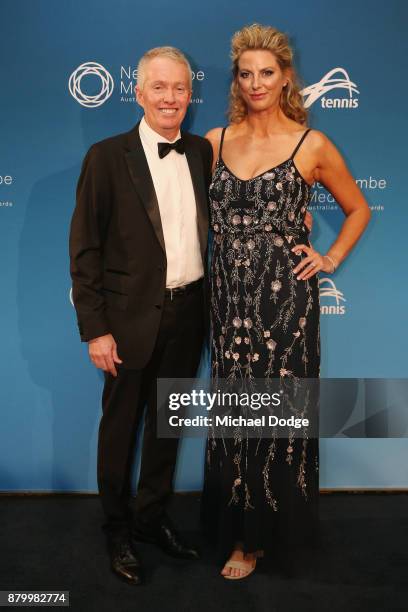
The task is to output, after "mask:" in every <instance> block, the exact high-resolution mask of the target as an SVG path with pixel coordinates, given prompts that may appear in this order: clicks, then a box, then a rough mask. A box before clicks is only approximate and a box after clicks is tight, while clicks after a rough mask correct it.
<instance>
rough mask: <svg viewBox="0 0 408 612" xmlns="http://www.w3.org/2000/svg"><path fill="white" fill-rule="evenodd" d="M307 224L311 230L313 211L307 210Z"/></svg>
mask: <svg viewBox="0 0 408 612" xmlns="http://www.w3.org/2000/svg"><path fill="white" fill-rule="evenodd" d="M305 225H306V227H307V229H308V230H309V232H311V231H312V226H313V217H312V213H310V212H309V211H308V210H307V211H306V214H305Z"/></svg>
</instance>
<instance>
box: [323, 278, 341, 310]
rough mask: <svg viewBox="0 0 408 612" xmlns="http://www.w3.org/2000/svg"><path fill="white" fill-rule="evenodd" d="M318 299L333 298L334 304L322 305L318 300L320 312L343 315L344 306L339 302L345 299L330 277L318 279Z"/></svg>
mask: <svg viewBox="0 0 408 612" xmlns="http://www.w3.org/2000/svg"><path fill="white" fill-rule="evenodd" d="M319 293H320V300H321V299H322V298H326V297H327V298H334V302H335V304H331V305H323V304H322V303H321V302H320V312H321V314H328V315H333V314H334V315H343V314H345V312H346V307H345V306H344V305H343V304H341V303H340V302H345V301H346V299H345V297H344V295H343V293H342V292H341V291H339V290H338V289H337V287H336V285H335V284H334V282H333V281H332V279H331V278H320V279H319Z"/></svg>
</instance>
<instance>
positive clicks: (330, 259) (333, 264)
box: [323, 255, 337, 274]
mask: <svg viewBox="0 0 408 612" xmlns="http://www.w3.org/2000/svg"><path fill="white" fill-rule="evenodd" d="M323 257H327V259H328V260H329V261H330V263H331V265H332V267H333V270H332V271H331V274H333V273H334V271H335V270H336V268H337V266H336V264H335V263H334V261H333V259H332V258H331V257H330V255H323Z"/></svg>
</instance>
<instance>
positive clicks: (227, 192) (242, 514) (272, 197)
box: [201, 128, 320, 571]
mask: <svg viewBox="0 0 408 612" xmlns="http://www.w3.org/2000/svg"><path fill="white" fill-rule="evenodd" d="M308 131H309V130H306V131H305V132H304V134H303V135H302V137H301V139H300V140H299V142H298V145H297V146H296V148H295V150H294V151H293V153H292V155H291V157H290V158H289V159H287V160H285V161H284V162H282V163H281V164H279V165H277V166H275V167H273V168H271V169H270V170H268V171H267V172H263V173H262V174H261V175H259V176H256V177H254V178H252V179H249V180H241V179H239V178H238V177H237V176H235V175H234V174H233V172H231V170H230V169H229V168H228V167H227V166H226V165H225V163H224V161H223V158H222V143H223V139H224V133H225V128H224V130H223V132H222V136H221V143H220V152H219V157H218V160H217V163H216V167H215V170H214V175H213V179H212V183H211V185H210V207H211V225H212V230H213V233H214V234H213V245H212V258H211V274H210V293H211V325H212V334H211V336H212V338H211V362H212V363H211V367H212V378H213V380H214V381H217V380H218V379H229V380H237V379H241V380H251V379H264V380H266V381H267V380H268V379H280V380H284V379H285V377H290V378H291V379H292V380H293V379H296V377H299V378H318V377H319V370H320V335H319V313H320V306H319V293H318V279H317V277H316V275H315V276H313V277H312V278H310V279H309V280H307V281H304V280H300V281H298V280H296V275H295V274H294V273H293V268H294V267H295V266H296V265H297V263H298V262H299V259H300V258H299V255H296V254H295V253H293V252H292V250H291V249H292V248H293V247H294V246H295V245H296V244H301V243H305V244H309V241H308V231H307V228H306V226H305V225H304V217H305V213H306V210H307V206H308V203H309V199H310V191H311V188H310V186H309V185H308V183H307V182H306V181H305V180H304V179H303V177H302V176H301V175H300V173H299V172H298V170H297V168H296V165H295V162H294V157H295V154H296V152H297V150H298V148H299V147H300V145H301V144H302V142H303V140H304V138H305V137H306V135H307V133H308ZM303 256H306V255H303ZM318 493H319V479H318V439H316V438H309V437H308V435H307V434H306V433H305V434H304V436H303V437H302V436H301V437H297V438H296V439H294V440H293V439H291V440H288V439H287V438H286V439H285V438H281V437H279V436H276V437H275V436H271V435H270V434H268V435H267V436H263V437H261V438H260V439H256V438H248V437H246V436H245V435H241V436H240V435H238V436H235V438H228V437H226V438H222V439H221V438H220V437H215V436H212V435H211V434H210V435H209V436H208V439H207V445H206V460H205V475H204V489H203V496H202V505H201V517H202V521H203V526H204V529H205V532H206V533H207V536H208V538H210V539H214V540H215V541H216V543H217V545H218V551H219V554H220V557H223V558H224V560H225V559H226V558H227V557H228V556H229V554H230V552H231V551H232V549H233V547H234V544H235V543H236V542H237V541H239V542H241V543H242V544H243V548H244V551H246V552H254V551H258V550H262V551H264V556H265V557H267V556H270V557H273V562H277V563H278V564H279V565H282V566H283V567H285V568H286V569H287V570H289V571H290V570H291V569H293V568H294V567H296V563H294V561H295V558H296V555H297V552H296V551H298V550H300V551H301V550H307V549H308V545H311V546H312V547H314V546H315V545H316V542H317V540H318ZM304 545H306V548H305V547H304Z"/></svg>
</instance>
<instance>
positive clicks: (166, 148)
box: [157, 138, 184, 159]
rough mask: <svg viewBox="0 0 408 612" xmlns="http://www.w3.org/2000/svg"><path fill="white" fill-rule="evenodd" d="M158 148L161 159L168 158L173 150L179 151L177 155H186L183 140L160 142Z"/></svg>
mask: <svg viewBox="0 0 408 612" xmlns="http://www.w3.org/2000/svg"><path fill="white" fill-rule="evenodd" d="M157 146H158V148H159V157H160V159H163V157H166V155H168V153H170V151H171V150H172V149H174V150H175V151H177V153H180V155H182V154H183V153H184V142H183V139H182V138H179V139H178V140H176V142H158V143H157Z"/></svg>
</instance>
